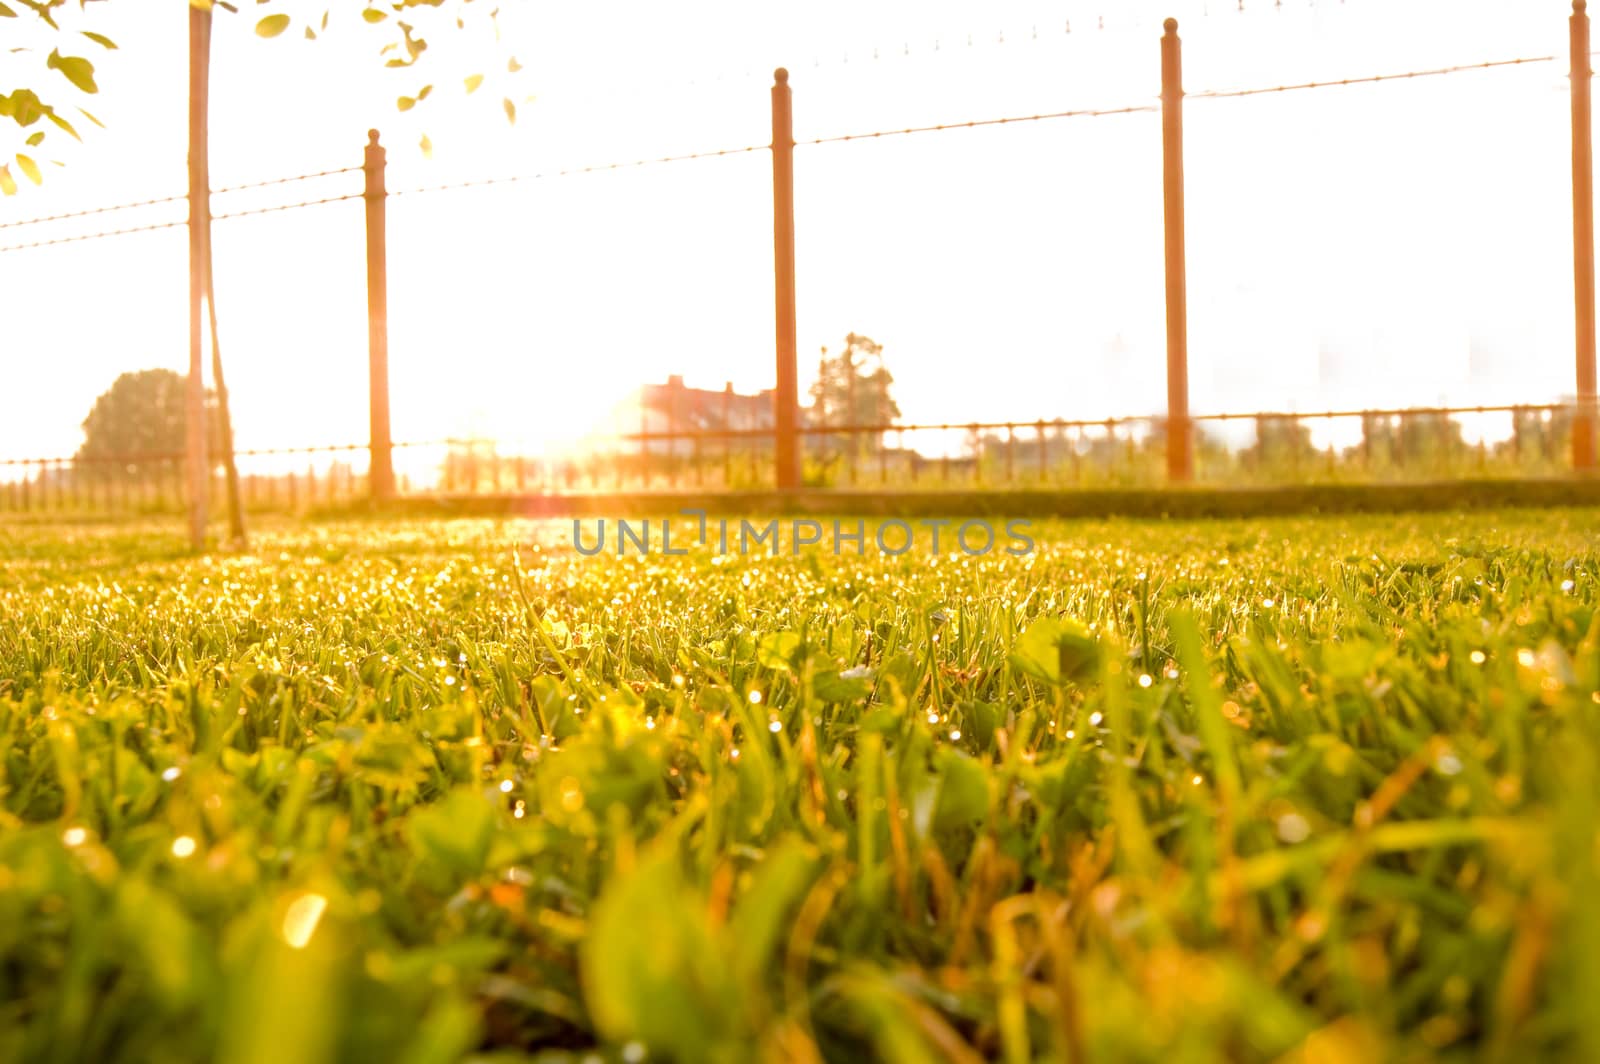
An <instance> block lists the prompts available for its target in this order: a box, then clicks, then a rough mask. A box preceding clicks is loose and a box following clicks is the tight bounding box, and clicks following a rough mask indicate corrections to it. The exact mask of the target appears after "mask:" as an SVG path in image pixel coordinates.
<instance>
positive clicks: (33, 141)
mask: <svg viewBox="0 0 1600 1064" xmlns="http://www.w3.org/2000/svg"><path fill="white" fill-rule="evenodd" d="M43 140H44V130H42V129H41V130H39V132H37V133H34V134H33V135H31V136H30V137H28V147H30V148H37V147H38V146H39V144H40V143H41V142H42V141H43Z"/></svg>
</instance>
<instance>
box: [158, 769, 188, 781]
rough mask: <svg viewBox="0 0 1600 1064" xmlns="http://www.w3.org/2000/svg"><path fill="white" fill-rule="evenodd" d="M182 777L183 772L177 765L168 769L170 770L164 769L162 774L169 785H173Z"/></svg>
mask: <svg viewBox="0 0 1600 1064" xmlns="http://www.w3.org/2000/svg"><path fill="white" fill-rule="evenodd" d="M181 775H183V770H182V769H180V768H179V767H178V766H177V765H173V766H172V767H171V768H168V769H163V770H162V772H161V778H162V779H164V780H166V781H167V782H168V783H171V782H172V781H173V780H175V779H177V778H178V777H179V776H181Z"/></svg>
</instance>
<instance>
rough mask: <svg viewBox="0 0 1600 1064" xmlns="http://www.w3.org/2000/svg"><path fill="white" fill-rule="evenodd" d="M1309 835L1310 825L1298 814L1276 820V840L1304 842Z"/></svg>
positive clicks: (1287, 815)
mask: <svg viewBox="0 0 1600 1064" xmlns="http://www.w3.org/2000/svg"><path fill="white" fill-rule="evenodd" d="M1197 778H1198V777H1197ZM1310 835H1311V825H1310V824H1309V823H1308V822H1307V821H1306V818H1305V817H1303V816H1301V815H1300V814H1299V813H1285V814H1284V815H1283V816H1280V817H1279V818H1278V838H1280V839H1282V840H1283V841H1284V842H1287V843H1290V844H1291V845H1292V844H1294V843H1297V842H1304V841H1306V839H1307V838H1308V837H1309V836H1310Z"/></svg>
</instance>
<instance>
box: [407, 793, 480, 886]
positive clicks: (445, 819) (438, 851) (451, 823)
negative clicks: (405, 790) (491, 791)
mask: <svg viewBox="0 0 1600 1064" xmlns="http://www.w3.org/2000/svg"><path fill="white" fill-rule="evenodd" d="M410 826H411V841H412V844H413V845H414V846H415V847H416V850H417V852H418V854H419V855H420V856H421V857H422V858H423V859H424V860H427V861H431V862H433V863H436V864H438V865H442V866H443V867H445V868H447V869H449V870H450V871H451V872H454V873H456V874H457V875H458V876H461V877H468V876H474V875H477V874H478V873H480V872H482V871H483V866H484V862H485V861H486V860H487V859H488V856H489V844H490V843H491V842H492V841H493V839H494V828H495V810H494V807H493V806H492V805H490V804H489V802H488V801H487V800H486V799H485V798H484V797H483V795H481V794H479V793H477V792H476V791H475V790H472V789H470V788H462V789H458V790H454V791H451V792H450V793H449V794H448V795H446V796H445V798H444V799H442V800H441V801H439V802H437V803H435V804H434V805H431V806H429V807H428V808H426V809H423V810H420V811H418V812H416V813H413V814H412V815H411V819H410Z"/></svg>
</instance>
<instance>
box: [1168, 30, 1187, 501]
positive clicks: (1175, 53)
mask: <svg viewBox="0 0 1600 1064" xmlns="http://www.w3.org/2000/svg"><path fill="white" fill-rule="evenodd" d="M1163 28H1164V29H1165V30H1166V32H1165V34H1163V36H1162V38H1161V192H1162V203H1163V207H1164V215H1165V223H1166V261H1167V479H1168V480H1170V481H1173V482H1174V483H1185V482H1187V481H1188V480H1189V479H1190V478H1191V477H1193V475H1194V442H1193V440H1192V439H1191V438H1190V424H1189V322H1188V308H1187V300H1188V290H1187V289H1188V283H1187V280H1186V277H1185V270H1184V250H1183V70H1182V50H1181V49H1182V44H1181V42H1180V41H1179V40H1178V20H1177V19H1173V18H1169V19H1167V21H1166V23H1165V25H1164V27H1163Z"/></svg>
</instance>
